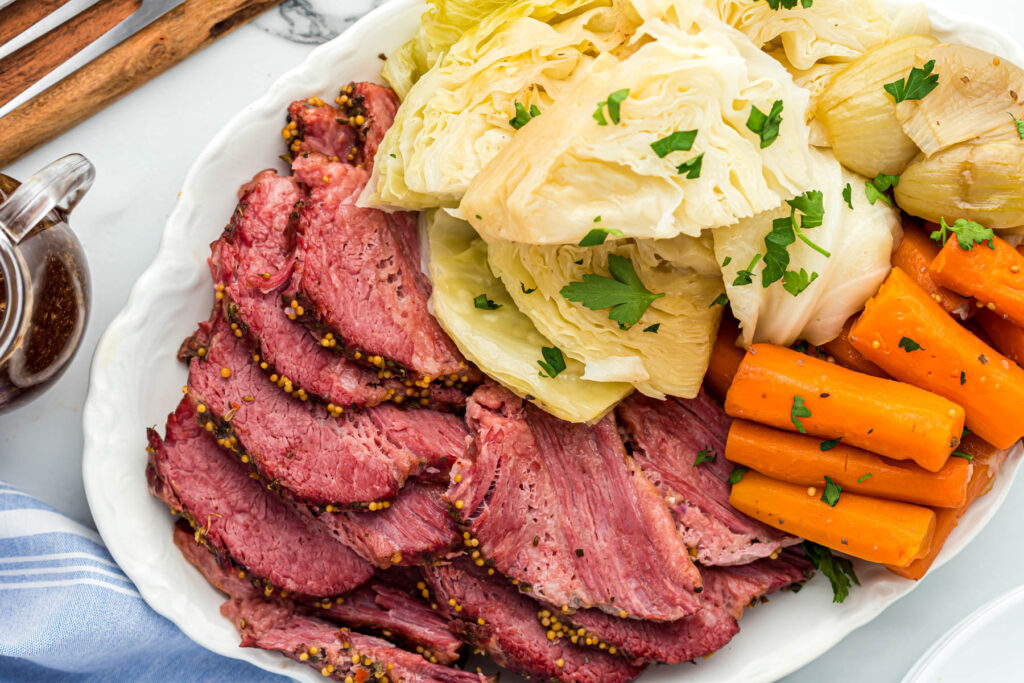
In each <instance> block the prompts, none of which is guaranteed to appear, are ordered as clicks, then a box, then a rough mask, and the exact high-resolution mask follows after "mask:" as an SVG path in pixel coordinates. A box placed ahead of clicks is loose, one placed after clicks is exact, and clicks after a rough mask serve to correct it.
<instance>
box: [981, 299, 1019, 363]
mask: <svg viewBox="0 0 1024 683" xmlns="http://www.w3.org/2000/svg"><path fill="white" fill-rule="evenodd" d="M974 319H975V320H977V321H978V324H979V325H981V329H983V330H985V334H987V335H988V336H989V338H990V339H991V340H992V345H993V346H995V347H996V348H997V349H999V352H1000V353H1002V354H1003V355H1004V356H1006V357H1007V358H1009V359H1010V360H1012V361H1013V362H1014V363H1016V364H1017V365H1024V327H1021V326H1019V325H1014V324H1013V323H1012V322H1010V321H1009V320H1007V319H1006V318H1004V317H1003V316H1001V315H999V314H998V313H993V312H992V311H990V310H988V309H986V310H983V311H979V312H978V315H977V316H976V317H975V318H974Z"/></svg>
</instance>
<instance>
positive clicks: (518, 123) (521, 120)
mask: <svg viewBox="0 0 1024 683" xmlns="http://www.w3.org/2000/svg"><path fill="white" fill-rule="evenodd" d="M537 116H540V109H538V108H537V105H536V104H531V105H530V109H529V110H527V109H526V107H525V106H524V105H523V103H522V102H516V115H515V117H514V118H512V119H511V120H509V125H511V126H512V127H513V128H515V129H516V130H519V129H520V128H522V127H523V126H525V125H526V124H528V123H529V122H530V121H532V120H533V119H534V118H535V117H537Z"/></svg>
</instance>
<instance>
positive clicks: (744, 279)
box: [732, 254, 761, 287]
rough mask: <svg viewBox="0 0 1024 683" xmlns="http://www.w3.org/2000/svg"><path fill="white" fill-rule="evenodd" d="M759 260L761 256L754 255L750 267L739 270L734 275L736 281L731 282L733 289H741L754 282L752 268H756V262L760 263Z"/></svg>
mask: <svg viewBox="0 0 1024 683" xmlns="http://www.w3.org/2000/svg"><path fill="white" fill-rule="evenodd" d="M760 260H761V255H760V254H754V258H753V260H751V262H750V265H749V266H747V267H746V269H744V270H741V271H739V272H738V273H736V279H735V280H733V281H732V286H733V287H743V286H744V285H749V284H750V283H751V282H753V281H754V268H755V267H756V266H757V262H758V261H760Z"/></svg>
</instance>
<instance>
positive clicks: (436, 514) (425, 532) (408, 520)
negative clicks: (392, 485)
mask: <svg viewBox="0 0 1024 683" xmlns="http://www.w3.org/2000/svg"><path fill="white" fill-rule="evenodd" d="M444 490H445V489H444V487H443V486H442V485H439V484H429V483H420V482H417V481H410V482H408V483H407V484H406V485H405V487H404V488H403V489H402V491H401V493H399V495H398V497H397V498H395V500H394V501H392V502H390V503H385V505H387V508H385V509H381V510H377V511H370V512H362V511H348V510H345V511H342V512H325V513H323V514H321V515H320V516H319V517H318V518H317V519H318V520H319V522H320V523H321V524H323V525H324V526H325V527H327V529H329V530H330V531H331V533H333V534H334V535H335V536H336V537H337V538H338V539H339V540H340V541H341V542H342V543H344V544H345V545H347V546H349V547H350V548H352V549H353V550H355V551H356V552H357V553H359V555H360V556H362V557H363V558H364V559H366V560H368V561H370V562H373V563H374V564H376V565H377V566H378V567H381V568H385V569H386V568H387V567H390V566H391V565H393V564H399V565H415V564H420V563H421V562H423V561H424V560H427V559H429V558H431V557H433V556H434V555H436V554H438V553H441V552H444V551H446V550H449V549H450V548H451V547H452V546H454V545H455V544H456V542H458V540H459V530H458V529H457V528H456V526H455V520H454V519H453V518H452V516H451V515H450V514H448V504H447V503H446V502H445V501H444V499H443V495H444ZM374 507H377V506H376V505H375V506H374Z"/></svg>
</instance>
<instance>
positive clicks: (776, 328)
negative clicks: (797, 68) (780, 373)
mask: <svg viewBox="0 0 1024 683" xmlns="http://www.w3.org/2000/svg"><path fill="white" fill-rule="evenodd" d="M814 156H815V162H814V165H813V172H814V176H815V178H816V179H817V180H818V182H819V183H820V189H821V191H822V193H823V205H824V209H825V214H824V222H823V223H822V225H821V226H820V227H817V228H813V229H808V230H806V231H805V232H806V235H807V236H808V237H809V238H810V239H811V240H813V241H814V242H815V243H816V244H817V245H819V246H821V247H823V248H824V249H825V250H827V251H829V252H831V256H830V257H825V256H824V255H822V254H820V253H818V252H817V251H815V250H813V249H812V248H811V247H809V246H808V245H806V244H805V243H804V242H802V241H800V240H799V239H798V240H796V241H795V242H794V243H793V244H792V245H790V246H789V255H790V263H789V266H788V270H790V271H795V272H799V271H800V270H801V269H804V270H806V271H807V274H808V276H810V275H811V274H813V273H817V274H818V277H817V279H815V280H814V281H813V282H812V283H811V284H810V285H809V286H808V287H807V288H806V289H805V290H804V291H803V292H801V293H800V294H798V295H797V296H794V295H793V294H791V293H790V292H789V291H787V290H786V289H785V288H784V287H783V282H782V281H779V282H775V283H774V284H771V285H770V286H769V287H767V288H765V287H763V286H762V280H761V272H762V269H763V267H764V265H763V263H764V261H763V259H762V260H760V261H758V264H757V266H756V268H755V272H754V277H753V281H752V282H751V283H750V284H747V285H739V286H737V285H736V284H735V282H736V278H737V275H738V274H739V271H740V270H741V269H745V268H747V267H748V266H749V264H750V262H751V260H752V259H753V258H754V255H755V254H764V253H765V237H766V236H767V235H768V234H769V233H770V232H771V231H772V221H773V220H775V219H776V218H783V217H785V216H788V215H789V214H790V208H789V206H788V205H785V204H784V205H783V206H782V207H781V208H778V209H775V210H772V211H768V212H766V213H764V214H761V215H759V216H757V217H755V218H752V219H749V220H745V221H742V222H740V223H738V224H737V225H734V226H730V227H728V228H722V229H720V230H715V231H714V233H713V234H714V240H715V256H716V258H717V259H718V261H719V263H722V262H725V261H726V260H728V265H726V266H724V267H723V268H722V274H723V275H724V277H725V285H726V292H727V293H728V295H729V302H730V306H731V308H732V313H733V315H734V316H736V319H737V320H739V321H740V326H741V327H742V332H743V335H742V340H743V343H744V344H745V345H750V344H752V343H760V342H767V343H771V344H781V345H784V346H788V345H789V344H792V343H794V342H795V341H797V340H798V339H804V340H806V341H808V342H810V343H812V344H824V343H825V342H828V341H831V340H832V339H835V338H836V337H837V336H839V333H840V332H841V331H842V329H843V324H844V323H845V322H846V320H847V319H848V318H849V317H850V316H851V315H853V314H854V313H856V312H857V311H859V310H861V308H863V307H864V304H865V302H867V300H868V299H869V298H871V296H873V295H874V294H875V292H876V291H878V287H879V286H880V285H881V283H882V281H883V280H884V279H885V277H886V276H887V275H888V273H889V270H890V268H891V265H890V257H891V255H892V250H893V245H894V244H896V243H898V239H899V236H900V234H901V226H900V220H899V212H898V211H897V210H895V209H892V208H890V207H889V206H887V205H886V204H885V203H884V202H882V201H877V202H876V203H875V204H874V206H872V205H871V204H869V202H868V200H867V196H866V194H865V192H864V184H865V179H864V178H863V177H861V176H858V175H856V174H854V173H851V172H850V171H847V170H846V169H844V168H842V167H841V166H840V165H839V163H837V162H836V160H835V157H834V156H832V154H831V153H830V152H828V151H824V150H822V151H815V152H814ZM847 183H849V184H850V188H851V199H852V202H853V209H852V210H851V209H850V208H849V206H848V205H847V204H846V202H845V200H844V199H843V189H844V188H845V187H846V184H847Z"/></svg>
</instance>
